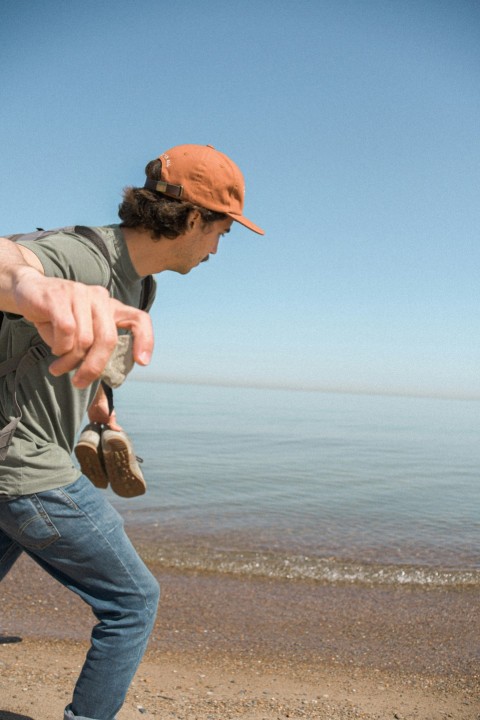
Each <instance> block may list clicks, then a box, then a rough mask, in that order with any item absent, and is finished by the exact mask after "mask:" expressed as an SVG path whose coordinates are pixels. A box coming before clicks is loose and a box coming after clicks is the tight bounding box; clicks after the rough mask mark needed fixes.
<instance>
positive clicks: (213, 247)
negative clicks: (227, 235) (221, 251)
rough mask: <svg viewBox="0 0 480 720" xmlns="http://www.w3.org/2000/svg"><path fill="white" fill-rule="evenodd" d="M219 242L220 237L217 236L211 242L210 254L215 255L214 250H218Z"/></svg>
mask: <svg viewBox="0 0 480 720" xmlns="http://www.w3.org/2000/svg"><path fill="white" fill-rule="evenodd" d="M219 242H220V238H217V239H216V240H215V241H214V242H213V243H212V249H211V250H210V253H211V254H212V255H215V254H216V252H217V250H218V244H219Z"/></svg>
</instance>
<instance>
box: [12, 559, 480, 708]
mask: <svg viewBox="0 0 480 720" xmlns="http://www.w3.org/2000/svg"><path fill="white" fill-rule="evenodd" d="M149 565H150V564H149ZM150 567H151V569H152V570H153V572H154V573H155V574H156V576H157V577H158V578H159V580H160V583H161V587H162V600H161V603H160V610H159V616H158V618H157V623H156V626H155V630H154V633H153V635H152V639H151V642H150V646H149V650H148V651H147V654H146V657H145V659H144V661H143V663H142V665H141V666H140V669H139V671H138V673H137V676H136V679H135V681H134V684H133V685H132V688H131V691H130V693H129V696H128V698H127V703H126V705H125V707H124V709H123V710H122V712H121V713H120V715H119V720H133V718H135V717H137V718H139V717H140V716H144V717H152V718H153V717H158V718H162V719H163V718H171V719H172V720H183V719H184V718H185V720H187V718H188V720H195V719H196V718H198V720H217V719H218V720H228V718H245V719H246V720H247V719H248V720H263V719H264V718H265V719H266V720H277V719H278V718H282V719H283V718H287V717H288V718H299V719H300V718H312V720H314V719H317V718H318V719H319V720H337V718H338V719H339V720H344V719H345V720H347V719H350V718H365V719H366V720H384V718H393V717H399V718H402V719H404V720H410V719H412V720H413V719H415V720H437V719H438V720H444V719H446V718H448V717H449V716H450V717H452V718H454V720H478V717H479V715H480V700H479V696H480V693H479V690H480V676H479V655H478V645H477V646H476V645H475V643H476V642H477V639H478V637H479V635H480V633H479V631H480V620H479V617H478V604H479V602H478V601H479V599H480V593H479V591H478V590H473V589H470V590H468V589H467V590H461V591H460V590H456V589H443V588H435V589H422V588H415V589H412V588H405V587H403V588H385V587H379V588H371V587H352V586H347V587H346V586H334V585H320V584H317V583H314V582H307V581H293V582H290V581H286V580H272V579H267V578H246V577H233V576H229V575H216V574H214V573H200V572H195V571H178V570H169V569H166V568H162V567H160V566H158V565H154V566H152V565H150ZM1 602H2V625H1V631H2V634H3V639H4V640H5V638H6V639H7V640H8V637H10V639H11V640H12V641H11V642H8V641H7V642H6V643H5V642H4V643H3V644H1V645H0V667H1V674H0V720H32V719H33V720H55V718H61V717H62V715H61V714H59V713H61V710H62V708H63V707H64V705H65V704H66V703H67V702H68V701H69V697H70V693H71V690H72V687H73V684H74V681H75V679H76V676H77V674H78V672H79V668H80V666H81V664H82V661H83V656H84V653H85V651H86V648H87V644H88V636H89V632H90V629H91V626H92V625H93V620H94V619H93V617H92V615H91V612H90V610H89V609H88V608H87V607H86V606H85V605H84V604H83V603H82V602H81V601H80V600H79V599H78V598H76V597H75V596H74V595H73V594H72V593H70V592H69V591H68V590H66V589H64V588H63V587H60V586H58V584H57V583H56V582H55V581H53V580H52V579H51V578H49V577H48V576H47V575H46V573H44V572H43V571H42V570H41V569H40V568H37V566H36V565H35V563H33V562H32V561H31V560H30V559H29V558H26V557H22V558H21V559H20V560H19V562H17V564H16V565H15V567H14V568H13V569H12V571H11V572H10V573H9V575H7V577H6V578H5V580H4V581H3V582H2V585H1ZM15 638H19V641H17V642H16V641H15ZM20 639H21V640H20ZM0 642H1V640H0ZM32 702H33V704H32Z"/></svg>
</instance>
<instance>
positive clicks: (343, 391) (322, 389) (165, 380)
mask: <svg viewBox="0 0 480 720" xmlns="http://www.w3.org/2000/svg"><path fill="white" fill-rule="evenodd" d="M130 379H131V380H133V381H135V382H151V383H161V384H165V385H201V386H204V385H206V386H211V387H232V388H245V389H250V390H285V391H290V392H315V393H322V394H326V395H327V394H332V395H367V396H379V397H404V398H417V399H424V400H426V399H429V400H461V401H466V402H478V401H479V400H480V394H478V395H477V394H472V395H466V394H462V393H458V394H454V393H451V394H448V393H437V392H434V391H428V392H427V391H426V392H421V391H418V390H386V389H383V390H378V389H374V388H345V387H343V388H342V387H327V386H321V385H296V384H288V383H272V382H270V383H268V382H262V381H258V382H255V381H245V380H210V379H205V378H204V379H202V378H196V379H193V378H188V377H187V378H181V377H175V376H173V377H172V376H168V375H158V374H155V375H153V374H147V375H145V376H143V377H142V376H140V375H139V373H138V372H134V373H133V374H132V375H131V377H130Z"/></svg>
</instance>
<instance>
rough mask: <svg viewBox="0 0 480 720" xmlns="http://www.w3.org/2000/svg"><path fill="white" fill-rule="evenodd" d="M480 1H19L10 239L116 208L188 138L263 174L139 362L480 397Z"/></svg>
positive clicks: (159, 322)
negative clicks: (153, 164)
mask: <svg viewBox="0 0 480 720" xmlns="http://www.w3.org/2000/svg"><path fill="white" fill-rule="evenodd" d="M479 129H480V3H478V2H477V1H469V0H415V1H414V0H356V1H354V0H296V1H295V2H294V1H293V0H291V1H286V0H243V1H242V3H229V2H225V0H203V1H202V2H200V1H199V0H197V1H194V0H183V1H182V2H181V3H172V2H165V1H164V0H115V2H113V1H112V0H102V2H101V3H99V2H98V1H97V0H82V2H74V1H73V0H69V1H67V0H37V1H34V0H3V1H2V3H1V6H0V141H1V172H0V198H1V200H0V203H1V205H0V233H2V234H7V233H14V232H22V231H25V232H28V231H30V230H33V229H34V228H35V227H44V228H51V227H59V226H62V225H72V224H76V223H78V224H83V225H101V224H110V223H113V222H116V220H117V208H118V204H119V202H120V201H121V194H122V189H123V188H124V187H126V186H128V185H134V186H141V185H142V184H143V182H144V177H145V176H144V167H145V165H146V163H147V162H148V161H149V160H151V159H152V158H154V157H157V156H158V155H159V154H161V153H162V152H164V151H165V150H167V149H168V148H171V147H172V146H174V145H178V144H183V143H198V144H211V145H214V146H215V147H216V148H217V149H219V150H221V151H222V152H225V153H226V154H227V155H229V156H230V157H231V158H232V159H233V160H235V161H236V162H237V164H238V165H239V166H240V168H241V169H242V171H243V173H244V176H245V180H246V203H245V214H246V216H247V217H249V218H251V219H252V220H253V221H254V222H255V223H257V224H258V225H260V226H261V227H263V228H264V229H265V231H266V234H265V236H264V237H263V238H262V237H260V236H258V235H255V234H254V233H251V232H249V231H248V230H246V229H245V228H243V227H242V226H240V225H238V224H234V228H232V232H231V233H230V234H229V235H228V237H226V238H224V239H223V240H222V241H221V247H220V250H219V252H218V254H217V255H216V256H215V257H212V258H211V260H210V262H208V263H203V264H202V265H201V266H200V267H198V268H196V269H195V270H193V271H192V272H191V273H190V274H188V275H186V276H180V275H177V274H174V273H169V272H166V273H161V274H160V275H158V276H157V280H158V295H157V301H156V305H155V308H154V310H153V311H152V317H153V321H154V326H155V336H156V346H155V353H154V357H153V360H152V363H151V365H150V366H149V367H148V368H147V369H145V368H142V369H140V368H139V369H138V370H136V371H135V377H137V378H139V379H141V378H143V379H151V380H155V379H158V380H163V381H165V380H166V381H187V382H206V383H221V384H234V385H237V384H239V385H242V384H244V385H254V386H257V385H259V386H274V387H275V386H279V387H292V388H300V389H310V388H312V389H320V390H327V391H342V392H371V393H393V394H413V395H427V396H428V395H433V396H440V397H460V398H472V399H479V398H480V334H479V307H480V297H479V295H480V293H479V266H480V249H479V228H480V204H479V198H478V194H479V192H478V191H479V187H480V146H479Z"/></svg>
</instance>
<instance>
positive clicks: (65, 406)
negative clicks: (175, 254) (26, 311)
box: [0, 225, 142, 499]
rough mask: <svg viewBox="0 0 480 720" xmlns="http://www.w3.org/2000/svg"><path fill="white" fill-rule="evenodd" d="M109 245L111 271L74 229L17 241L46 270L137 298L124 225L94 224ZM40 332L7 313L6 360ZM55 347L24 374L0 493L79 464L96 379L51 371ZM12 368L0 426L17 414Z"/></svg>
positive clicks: (50, 483)
mask: <svg viewBox="0 0 480 720" xmlns="http://www.w3.org/2000/svg"><path fill="white" fill-rule="evenodd" d="M95 230H96V232H97V233H99V234H100V235H101V236H102V238H103V240H104V242H105V245H106V246H107V248H108V250H109V253H110V257H111V265H112V267H111V271H110V269H109V265H108V262H107V260H106V259H105V257H104V256H103V255H102V253H101V251H100V250H98V249H97V248H96V246H95V245H94V244H93V243H92V242H90V241H89V240H88V239H86V238H84V237H82V236H81V235H77V234H75V233H73V232H71V233H70V232H64V231H62V232H58V233H55V234H53V235H48V236H47V237H45V238H42V239H40V240H36V241H28V242H25V241H23V242H22V241H21V240H20V241H19V243H21V244H24V245H25V246H27V247H28V248H29V249H30V250H32V251H33V252H34V253H35V255H37V257H38V258H39V260H40V261H41V263H42V265H43V268H44V271H45V275H47V276H49V277H62V278H67V279H70V280H77V281H79V282H82V283H85V284H87V285H102V286H104V287H106V286H107V285H108V281H109V278H110V272H111V277H112V280H111V286H110V294H111V295H112V296H113V297H115V298H117V299H118V300H120V301H121V302H123V303H125V304H127V305H131V306H134V307H138V306H139V301H140V294H141V290H142V282H141V278H140V276H139V275H138V274H137V272H136V270H135V268H134V267H133V264H132V261H131V259H130V255H129V253H128V249H127V246H126V244H125V242H124V240H123V235H122V230H121V228H120V227H119V226H118V225H111V226H106V227H101V228H95ZM36 339H39V338H38V333H37V331H36V329H35V327H34V326H33V325H32V324H31V323H29V322H27V321H26V320H25V319H24V318H23V317H20V316H16V315H10V314H9V315H6V316H5V317H4V320H3V323H2V328H1V332H0V362H1V361H3V360H5V359H8V358H10V357H12V356H13V355H16V354H18V353H23V352H26V351H27V350H28V348H29V347H30V346H31V345H32V344H33V343H34V342H35V340H36ZM52 360H53V356H52V355H50V356H48V357H46V358H44V359H42V360H39V361H38V362H36V363H35V364H34V365H33V367H32V368H31V370H30V371H29V372H28V374H27V375H25V376H24V377H23V379H22V380H21V381H20V386H19V387H18V389H17V401H18V404H19V406H20V408H21V410H22V418H21V420H20V422H19V424H18V427H17V429H16V431H15V435H14V438H13V442H12V444H11V446H10V448H9V451H8V454H7V457H6V459H5V460H4V461H3V462H0V499H2V498H3V499H7V498H11V497H16V496H18V495H28V494H31V493H35V492H41V491H43V490H51V489H53V488H57V487H61V486H63V485H68V484H70V483H71V482H74V481H75V480H76V479H77V478H78V477H79V476H80V472H79V470H78V468H77V467H76V466H75V464H74V463H73V460H72V452H73V447H74V443H75V440H76V437H77V435H78V432H79V430H80V428H81V425H82V422H84V420H85V413H86V411H87V408H88V406H89V404H90V403H91V401H92V400H93V397H94V395H95V393H96V390H97V388H98V382H96V383H94V384H93V385H91V386H90V387H89V388H86V389H84V390H79V389H77V388H75V387H74V386H73V385H72V383H71V378H72V375H73V372H72V373H68V374H65V375H62V376H60V377H53V375H51V374H50V373H49V371H48V367H49V365H50V363H51V362H52ZM14 380H15V375H14V373H10V374H9V375H7V376H5V377H3V378H0V427H3V426H4V425H6V424H7V423H8V422H9V421H10V420H11V419H12V417H14V416H15V415H16V412H15V410H14V405H13V390H14Z"/></svg>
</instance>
